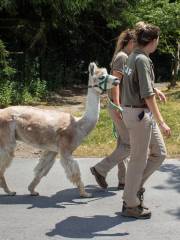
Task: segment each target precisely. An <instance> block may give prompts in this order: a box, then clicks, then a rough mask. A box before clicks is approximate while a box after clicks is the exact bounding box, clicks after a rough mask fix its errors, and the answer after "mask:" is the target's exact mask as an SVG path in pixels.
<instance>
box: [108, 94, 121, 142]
mask: <svg viewBox="0 0 180 240" xmlns="http://www.w3.org/2000/svg"><path fill="white" fill-rule="evenodd" d="M108 104H109V106H110V108H111V109H114V110H116V111H118V112H120V113H122V112H123V108H122V107H120V106H117V105H116V104H115V103H113V102H112V101H111V99H110V98H109V96H108ZM112 124H113V129H112V131H113V136H114V137H115V138H116V139H117V138H118V133H117V130H116V127H115V124H114V122H113V121H112Z"/></svg>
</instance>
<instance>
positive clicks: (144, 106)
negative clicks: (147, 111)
mask: <svg viewBox="0 0 180 240" xmlns="http://www.w3.org/2000/svg"><path fill="white" fill-rule="evenodd" d="M124 107H129V108H148V106H147V105H146V104H144V105H141V106H135V105H124Z"/></svg>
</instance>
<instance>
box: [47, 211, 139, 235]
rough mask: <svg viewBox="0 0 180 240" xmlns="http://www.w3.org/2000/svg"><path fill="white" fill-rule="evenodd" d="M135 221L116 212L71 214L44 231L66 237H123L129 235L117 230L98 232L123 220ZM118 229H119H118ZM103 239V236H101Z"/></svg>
mask: <svg viewBox="0 0 180 240" xmlns="http://www.w3.org/2000/svg"><path fill="white" fill-rule="evenodd" d="M129 221H135V220H134V219H132V218H131V219H130V218H123V217H121V216H120V215H119V213H116V216H114V217H110V216H107V215H95V216H91V217H86V218H85V217H77V216H71V217H68V218H67V219H65V220H63V221H61V222H59V223H57V224H56V225H55V228H54V229H52V231H50V232H48V233H46V235H47V236H49V237H54V236H56V235H59V236H62V237H67V238H82V239H87V238H94V237H97V236H99V237H103V236H104V237H107V236H109V237H112V238H113V237H115V236H119V237H123V236H126V235H129V233H128V232H120V231H119V232H118V233H109V234H108V233H98V232H102V231H107V230H108V229H110V228H113V227H115V226H117V225H119V224H121V223H123V222H129ZM119 230H120V229H119ZM102 239H103V238H102Z"/></svg>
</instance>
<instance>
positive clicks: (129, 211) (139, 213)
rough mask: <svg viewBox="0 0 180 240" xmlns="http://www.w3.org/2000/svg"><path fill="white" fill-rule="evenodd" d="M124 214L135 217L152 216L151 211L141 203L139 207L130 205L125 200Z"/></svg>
mask: <svg viewBox="0 0 180 240" xmlns="http://www.w3.org/2000/svg"><path fill="white" fill-rule="evenodd" d="M121 215H122V216H124V217H133V218H137V219H149V218H151V211H149V210H147V209H145V208H143V207H142V206H141V205H139V206H137V207H128V206H127V204H126V203H125V202H123V206H122V214H121Z"/></svg>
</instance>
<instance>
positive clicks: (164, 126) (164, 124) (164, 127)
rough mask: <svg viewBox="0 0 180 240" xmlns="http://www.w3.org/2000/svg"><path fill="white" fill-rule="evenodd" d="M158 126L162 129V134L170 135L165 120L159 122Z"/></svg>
mask: <svg viewBox="0 0 180 240" xmlns="http://www.w3.org/2000/svg"><path fill="white" fill-rule="evenodd" d="M159 126H160V128H161V129H162V131H163V133H164V135H166V136H167V137H170V136H171V129H170V127H169V126H168V125H167V124H166V123H165V122H160V123H159Z"/></svg>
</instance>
